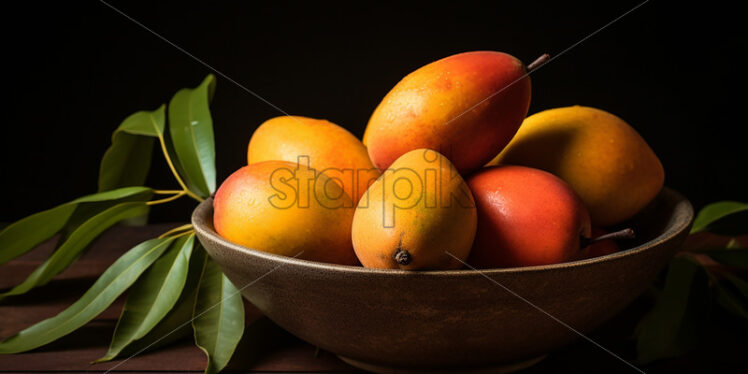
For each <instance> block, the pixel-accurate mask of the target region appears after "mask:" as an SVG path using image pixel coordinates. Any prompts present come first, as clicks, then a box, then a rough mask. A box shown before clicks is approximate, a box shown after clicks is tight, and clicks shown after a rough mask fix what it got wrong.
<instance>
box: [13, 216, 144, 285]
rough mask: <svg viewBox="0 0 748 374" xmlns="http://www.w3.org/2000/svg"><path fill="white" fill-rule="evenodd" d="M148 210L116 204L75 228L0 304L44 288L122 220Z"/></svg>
mask: <svg viewBox="0 0 748 374" xmlns="http://www.w3.org/2000/svg"><path fill="white" fill-rule="evenodd" d="M147 209H148V206H147V205H146V204H145V203H144V202H127V203H121V204H117V205H115V206H113V207H111V208H109V209H106V210H105V211H103V212H101V213H99V214H97V215H95V216H93V217H91V218H90V219H89V220H87V221H86V222H84V223H83V224H81V225H80V226H78V228H76V229H75V231H73V232H72V233H71V234H70V235H69V236H68V237H67V240H65V242H64V243H62V245H60V247H59V248H58V249H57V250H56V251H55V252H54V253H53V254H52V256H50V257H49V258H48V259H47V260H46V261H44V263H42V264H41V265H39V267H37V268H36V269H35V270H34V271H33V272H32V273H31V275H29V276H28V277H27V278H26V280H24V281H23V282H22V283H21V284H19V285H17V286H15V287H13V288H12V289H11V290H10V291H7V292H5V293H2V294H0V300H2V299H3V298H5V297H7V296H10V295H20V294H23V293H26V292H28V291H29V290H31V289H32V288H34V287H36V286H40V285H43V284H46V283H47V282H49V281H50V280H51V279H52V277H54V276H55V275H57V274H58V273H60V272H61V271H63V270H65V269H66V268H67V267H68V266H69V265H70V264H71V263H72V262H73V261H75V259H76V258H77V257H78V255H80V254H81V252H82V251H83V250H84V249H85V248H86V247H87V246H88V245H89V244H90V243H91V242H92V241H93V240H94V239H95V238H96V237H97V236H99V234H101V233H102V232H103V231H104V230H106V229H108V228H109V227H111V226H113V225H114V224H115V223H117V222H119V221H121V220H123V219H127V218H132V217H137V216H139V215H142V214H143V213H144V212H145V211H146V210H147Z"/></svg>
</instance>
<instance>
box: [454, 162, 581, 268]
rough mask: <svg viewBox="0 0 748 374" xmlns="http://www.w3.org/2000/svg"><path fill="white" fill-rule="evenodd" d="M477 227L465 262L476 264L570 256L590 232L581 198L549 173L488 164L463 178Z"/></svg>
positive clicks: (510, 264)
mask: <svg viewBox="0 0 748 374" xmlns="http://www.w3.org/2000/svg"><path fill="white" fill-rule="evenodd" d="M467 183H468V185H469V186H470V190H471V191H472V192H473V197H474V198H475V203H476V206H477V208H478V230H477V232H476V234H475V242H474V244H473V249H472V251H471V252H470V257H469V258H468V261H467V262H468V264H470V265H471V266H473V267H476V268H479V269H487V268H506V267H521V266H534V265H549V264H556V263H561V262H566V261H569V260H572V259H575V257H576V256H578V254H579V253H580V252H581V249H580V241H581V237H582V236H584V237H589V236H590V229H591V227H590V216H589V213H588V212H587V209H586V208H585V206H584V204H582V201H581V200H580V199H579V197H578V196H577V195H576V194H575V193H574V191H573V190H572V189H571V187H569V185H567V184H566V183H565V182H564V181H563V180H561V179H560V178H558V177H556V176H555V175H553V174H551V173H548V172H545V171H542V170H538V169H533V168H528V167H524V166H512V165H509V166H494V167H489V168H484V169H481V170H480V171H478V172H476V173H474V174H473V175H471V176H470V178H468V181H467Z"/></svg>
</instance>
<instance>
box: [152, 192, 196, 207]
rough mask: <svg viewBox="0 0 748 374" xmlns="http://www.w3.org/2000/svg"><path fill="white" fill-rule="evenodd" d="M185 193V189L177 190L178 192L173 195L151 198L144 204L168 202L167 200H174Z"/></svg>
mask: <svg viewBox="0 0 748 374" xmlns="http://www.w3.org/2000/svg"><path fill="white" fill-rule="evenodd" d="M186 194H187V191H179V193H177V194H175V195H174V196H169V197H167V198H163V199H161V200H151V201H149V202H147V203H145V204H146V205H158V204H163V203H168V202H169V201H174V200H176V199H178V198H180V197H182V196H184V195H186Z"/></svg>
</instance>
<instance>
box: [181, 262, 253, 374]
mask: <svg viewBox="0 0 748 374" xmlns="http://www.w3.org/2000/svg"><path fill="white" fill-rule="evenodd" d="M192 329H193V330H194V332H195V344H197V346H198V347H199V348H200V349H202V350H203V352H205V355H206V356H207V359H208V365H207V366H206V368H205V373H206V374H212V373H218V372H219V371H221V370H222V369H223V368H224V367H225V366H226V364H227V363H228V362H229V359H231V356H232V355H233V354H234V350H235V349H236V346H237V344H239V340H240V339H241V337H242V333H243V332H244V304H243V301H242V295H241V293H239V291H238V290H237V289H236V287H234V285H233V284H232V283H231V282H230V281H229V279H228V278H226V276H225V275H223V273H222V272H221V269H220V268H219V267H218V265H216V263H215V262H213V261H212V260H211V259H210V258H208V260H207V261H206V262H205V267H204V268H203V274H202V277H201V279H200V288H199V290H198V296H197V300H196V302H195V314H194V319H193V321H192Z"/></svg>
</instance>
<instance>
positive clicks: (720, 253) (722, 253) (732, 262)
mask: <svg viewBox="0 0 748 374" xmlns="http://www.w3.org/2000/svg"><path fill="white" fill-rule="evenodd" d="M708 254H709V257H711V258H712V259H714V261H717V262H719V263H721V264H724V265H728V266H734V267H736V268H741V269H748V249H715V250H712V251H709V252H708Z"/></svg>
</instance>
